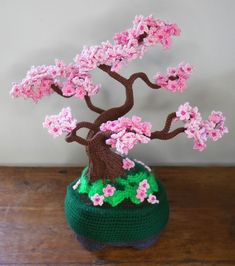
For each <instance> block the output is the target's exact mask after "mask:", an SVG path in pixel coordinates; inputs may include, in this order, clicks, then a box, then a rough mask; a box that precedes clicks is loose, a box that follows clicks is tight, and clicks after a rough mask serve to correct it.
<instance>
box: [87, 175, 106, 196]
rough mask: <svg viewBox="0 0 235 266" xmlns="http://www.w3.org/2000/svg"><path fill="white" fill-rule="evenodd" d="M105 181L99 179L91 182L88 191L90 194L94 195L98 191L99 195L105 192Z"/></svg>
mask: <svg viewBox="0 0 235 266" xmlns="http://www.w3.org/2000/svg"><path fill="white" fill-rule="evenodd" d="M103 188H104V182H103V180H102V179H99V180H97V181H95V182H93V183H92V184H91V187H90V190H89V192H88V196H89V197H92V196H93V195H95V194H96V193H97V194H99V195H102V194H103Z"/></svg>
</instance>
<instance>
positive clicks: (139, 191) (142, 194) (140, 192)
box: [136, 188, 147, 202]
mask: <svg viewBox="0 0 235 266" xmlns="http://www.w3.org/2000/svg"><path fill="white" fill-rule="evenodd" d="M146 197H147V194H146V191H145V190H142V189H139V188H138V189H137V194H136V198H137V199H139V200H140V201H141V202H143V201H144V199H145V198H146Z"/></svg>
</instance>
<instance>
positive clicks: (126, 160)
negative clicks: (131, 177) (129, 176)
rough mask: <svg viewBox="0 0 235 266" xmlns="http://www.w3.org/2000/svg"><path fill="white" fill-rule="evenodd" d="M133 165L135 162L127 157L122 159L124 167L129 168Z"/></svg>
mask: <svg viewBox="0 0 235 266" xmlns="http://www.w3.org/2000/svg"><path fill="white" fill-rule="evenodd" d="M134 166H135V163H134V162H133V161H132V160H130V159H128V158H126V159H123V160H122V167H123V168H124V169H127V170H130V169H131V168H133V167H134Z"/></svg>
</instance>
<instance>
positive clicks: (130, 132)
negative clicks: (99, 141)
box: [100, 116, 152, 154]
mask: <svg viewBox="0 0 235 266" xmlns="http://www.w3.org/2000/svg"><path fill="white" fill-rule="evenodd" d="M151 127H152V125H151V123H149V122H141V118H140V117H138V116H132V118H131V119H130V118H127V117H120V118H118V120H114V121H107V122H106V123H103V124H102V125H101V126H100V130H101V131H104V132H105V131H111V132H113V134H112V135H111V136H110V138H109V139H107V140H106V144H108V145H111V147H112V148H116V150H117V151H118V152H119V153H121V154H128V151H129V150H131V149H132V148H133V147H134V146H135V145H136V144H138V143H148V142H149V141H150V138H149V137H150V135H151Z"/></svg>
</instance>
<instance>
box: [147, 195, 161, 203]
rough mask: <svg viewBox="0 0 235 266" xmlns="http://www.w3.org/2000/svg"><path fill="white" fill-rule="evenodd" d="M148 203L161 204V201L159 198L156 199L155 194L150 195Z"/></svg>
mask: <svg viewBox="0 0 235 266" xmlns="http://www.w3.org/2000/svg"><path fill="white" fill-rule="evenodd" d="M147 201H148V202H149V203H151V204H156V203H157V204H159V200H158V199H157V197H156V196H155V195H153V194H149V196H148V199H147Z"/></svg>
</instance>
